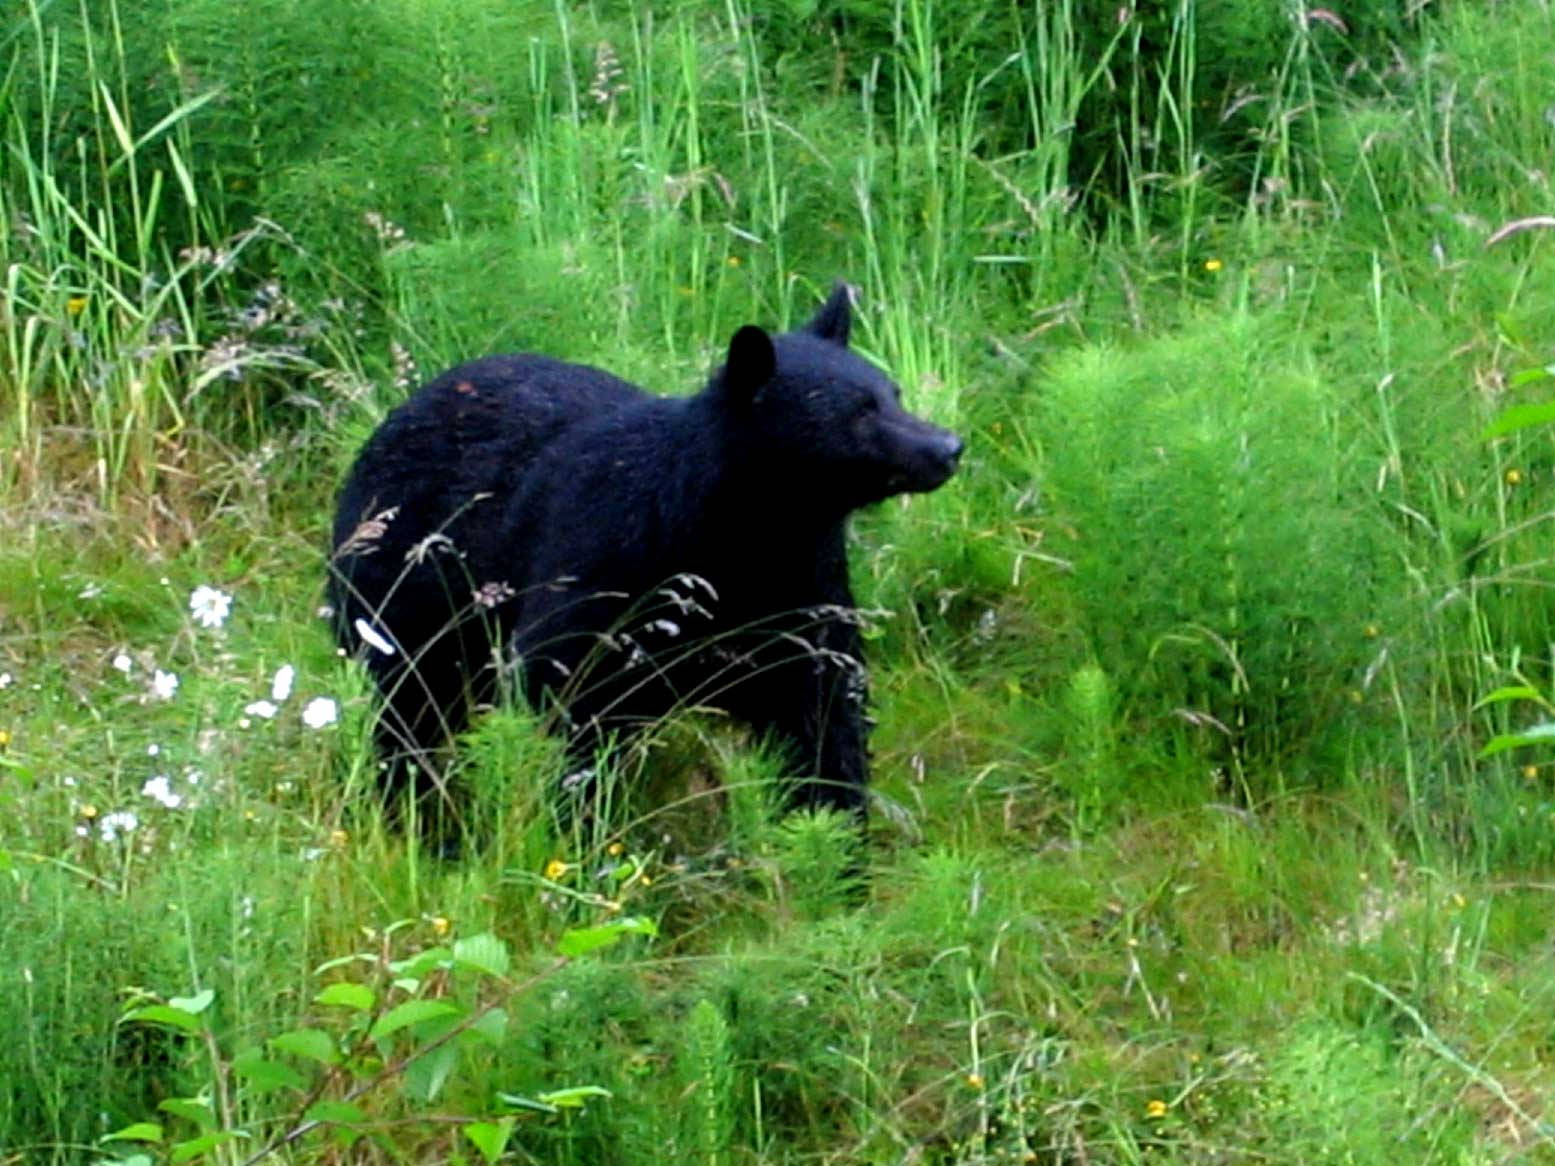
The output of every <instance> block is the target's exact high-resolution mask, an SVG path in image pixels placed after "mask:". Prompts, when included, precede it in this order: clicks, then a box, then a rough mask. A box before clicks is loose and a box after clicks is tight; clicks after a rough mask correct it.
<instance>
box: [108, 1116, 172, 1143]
mask: <svg viewBox="0 0 1555 1166" xmlns="http://www.w3.org/2000/svg"><path fill="white" fill-rule="evenodd" d="M97 1140H98V1141H99V1142H160V1141H161V1140H162V1127H161V1126H159V1125H158V1124H157V1123H156V1122H154V1121H138V1122H135V1123H134V1124H133V1125H127V1126H125V1127H124V1128H123V1129H122V1130H114V1131H113V1133H111V1134H104V1135H103V1136H102V1137H100V1138H98V1139H97Z"/></svg>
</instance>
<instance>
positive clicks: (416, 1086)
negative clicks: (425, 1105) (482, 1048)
mask: <svg viewBox="0 0 1555 1166" xmlns="http://www.w3.org/2000/svg"><path fill="white" fill-rule="evenodd" d="M458 1063H459V1046H458V1045H455V1044H453V1043H449V1044H446V1045H439V1046H438V1047H437V1048H435V1049H433V1050H432V1051H431V1052H429V1053H427V1054H425V1055H422V1056H417V1057H416V1058H415V1060H413V1061H411V1062H410V1064H408V1065H406V1066H405V1092H406V1093H407V1094H409V1096H410V1097H411V1099H412V1100H414V1101H420V1102H431V1101H436V1100H437V1095H438V1094H439V1093H441V1092H442V1091H443V1086H444V1085H445V1084H447V1082H448V1076H449V1074H451V1073H452V1072H453V1071H454V1067H455V1066H456V1065H458Z"/></svg>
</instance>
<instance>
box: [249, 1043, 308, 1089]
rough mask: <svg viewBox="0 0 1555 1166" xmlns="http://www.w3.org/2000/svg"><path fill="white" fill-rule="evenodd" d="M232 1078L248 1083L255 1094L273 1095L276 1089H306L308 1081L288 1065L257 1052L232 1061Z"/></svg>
mask: <svg viewBox="0 0 1555 1166" xmlns="http://www.w3.org/2000/svg"><path fill="white" fill-rule="evenodd" d="M232 1073H233V1075H234V1076H236V1077H238V1078H240V1079H241V1080H243V1081H246V1082H248V1087H249V1088H250V1089H252V1090H254V1092H256V1093H274V1092H275V1091H276V1090H277V1089H306V1088H307V1087H308V1079H307V1078H306V1077H304V1076H303V1075H302V1074H301V1073H299V1072H297V1070H296V1069H293V1068H292V1067H291V1066H290V1065H286V1064H282V1063H281V1062H280V1061H271V1060H267V1059H266V1058H264V1057H262V1056H260V1055H259V1053H257V1052H251V1053H247V1054H245V1055H243V1056H240V1057H235V1058H234V1059H233V1061H232Z"/></svg>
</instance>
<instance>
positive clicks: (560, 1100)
mask: <svg viewBox="0 0 1555 1166" xmlns="http://www.w3.org/2000/svg"><path fill="white" fill-rule="evenodd" d="M609 1096H611V1093H610V1090H608V1089H602V1088H600V1087H599V1086H598V1085H574V1086H572V1087H571V1088H570V1089H553V1090H552V1091H551V1092H549V1093H542V1094H540V1096H539V1097H538V1098H536V1100H537V1101H539V1102H540V1104H541V1105H554V1106H555V1107H556V1108H557V1109H582V1108H583V1106H584V1104H585V1103H586V1102H587V1101H588V1100H589V1099H590V1098H593V1097H609Z"/></svg>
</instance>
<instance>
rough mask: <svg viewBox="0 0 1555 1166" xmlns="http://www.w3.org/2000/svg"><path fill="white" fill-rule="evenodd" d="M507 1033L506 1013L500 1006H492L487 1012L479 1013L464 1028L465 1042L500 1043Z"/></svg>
mask: <svg viewBox="0 0 1555 1166" xmlns="http://www.w3.org/2000/svg"><path fill="white" fill-rule="evenodd" d="M507 1033H508V1014H507V1013H506V1012H504V1011H503V1010H502V1009H501V1008H493V1009H492V1010H491V1011H489V1012H484V1013H482V1014H481V1016H480V1018H479V1019H477V1020H476V1021H475V1022H474V1023H473V1024H471V1025H470V1027H469V1028H468V1029H466V1030H465V1034H464V1035H465V1041H466V1043H467V1044H468V1043H473V1042H476V1041H479V1042H484V1043H485V1044H490V1045H495V1044H501V1043H502V1040H503V1038H505V1037H506V1036H507Z"/></svg>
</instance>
